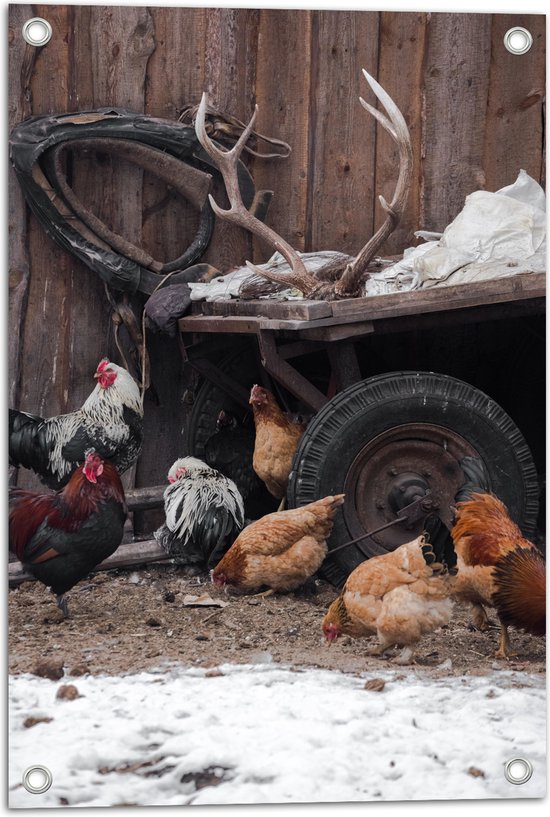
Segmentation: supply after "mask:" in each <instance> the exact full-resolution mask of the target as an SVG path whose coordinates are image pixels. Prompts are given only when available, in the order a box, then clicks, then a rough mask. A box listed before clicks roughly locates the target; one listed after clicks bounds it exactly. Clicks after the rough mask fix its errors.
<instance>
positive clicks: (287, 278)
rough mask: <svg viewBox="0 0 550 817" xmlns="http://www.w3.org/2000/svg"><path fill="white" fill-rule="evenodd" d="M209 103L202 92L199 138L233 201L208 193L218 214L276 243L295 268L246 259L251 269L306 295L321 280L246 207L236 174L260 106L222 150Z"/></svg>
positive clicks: (279, 237) (281, 239) (196, 129)
mask: <svg viewBox="0 0 550 817" xmlns="http://www.w3.org/2000/svg"><path fill="white" fill-rule="evenodd" d="M207 105H208V100H207V96H206V94H205V93H203V95H202V99H201V103H200V105H199V108H198V111H197V116H196V120H195V132H196V134H197V139H198V140H199V142H200V143H201V145H202V146H203V148H204V150H205V151H206V152H207V153H208V155H209V156H210V158H211V159H212V160H213V161H214V162H215V163H216V166H217V168H218V170H219V171H220V173H221V174H222V176H223V180H224V183H225V189H226V191H227V196H228V198H229V203H230V205H231V206H230V208H229V210H224V209H223V208H221V207H219V206H218V205H217V204H216V202H215V201H214V199H213V198H212V196H209V200H210V205H211V207H212V209H213V210H214V212H215V214H216V215H217V216H220V218H224V219H226V220H227V221H231V222H233V223H234V224H238V225H239V226H240V227H244V228H245V229H246V230H250V232H251V233H253V234H255V235H257V236H258V237H259V238H262V239H263V240H264V241H267V243H268V244H271V246H273V247H275V249H276V250H278V251H279V252H280V253H281V255H282V256H283V257H284V258H285V259H286V261H288V263H289V265H290V267H291V270H292V271H291V272H274V271H271V270H265V269H259V268H258V267H255V266H254V264H251V263H250V262H249V261H247V262H246V263H247V266H248V267H250V269H251V270H254V272H255V273H256V274H258V275H261V276H263V277H264V278H269V279H270V280H271V281H276V282H277V283H280V284H285V285H286V286H288V287H296V289H299V290H300V291H301V292H303V294H304V296H305V297H307V296H308V295H310V294H311V293H312V292H313V291H314V289H315V288H316V287H317V286H318V283H319V282H318V281H317V280H316V278H315V277H314V276H313V275H311V273H309V272H308V271H307V269H306V267H305V265H304V262H303V261H302V259H301V258H300V256H299V254H298V253H297V251H296V250H295V249H293V248H292V247H291V246H290V244H288V243H287V242H286V241H285V240H284V239H283V238H281V236H279V235H278V234H277V233H276V232H275V231H274V230H272V229H271V228H270V227H268V226H267V224H264V223H263V221H259V219H257V218H255V217H254V216H253V215H252V213H251V212H250V211H249V210H247V209H246V207H245V206H244V203H243V201H242V198H241V193H240V190H239V182H238V177H237V162H238V160H239V156H240V154H241V151H242V149H243V147H244V145H245V143H246V141H247V139H248V137H249V136H250V134H251V132H252V128H253V126H254V122H255V119H256V114H257V113H258V106H257V105H256V107H255V110H254V114H253V116H252V119H251V120H250V122H249V123H248V125H247V126H246V127H245V129H244V130H243V132H242V133H241V135H240V137H239V139H238V141H237V142H236V143H235V144H234V146H233V147H232V148H231V150H221V149H220V148H218V147H216V146H215V145H214V143H213V142H212V140H211V139H210V138H209V137H208V135H207V133H206V126H205V116H206V108H207Z"/></svg>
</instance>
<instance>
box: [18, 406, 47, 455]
mask: <svg viewBox="0 0 550 817" xmlns="http://www.w3.org/2000/svg"><path fill="white" fill-rule="evenodd" d="M43 422H44V420H43V418H42V417H38V416H37V415H35V414H27V412H25V411H18V410H17V409H10V410H9V455H10V465H14V466H17V467H18V466H20V465H22V466H23V467H24V468H31V467H32V463H33V461H34V460H35V459H36V457H37V455H38V456H40V454H42V455H43V456H42V457H40V459H46V460H47V451H46V450H45V449H44V451H43V452H42V451H41V448H43V447H45V437H44V435H43V434H40V433H38V432H39V427H40V425H41V423H43Z"/></svg>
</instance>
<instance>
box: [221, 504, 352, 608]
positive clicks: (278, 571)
mask: <svg viewBox="0 0 550 817" xmlns="http://www.w3.org/2000/svg"><path fill="white" fill-rule="evenodd" d="M343 502H344V494H339V495H338V496H326V497H324V498H323V499H319V500H317V502H310V503H309V505H304V506H303V507H302V508H294V509H293V510H291V511H276V512H275V513H270V514H268V515H267V516H264V517H262V519H258V520H257V521H256V522H253V523H252V524H251V525H249V526H248V527H247V528H245V529H244V530H243V531H242V532H241V533H240V534H239V536H238V537H237V539H236V540H235V541H234V542H233V544H232V545H231V547H230V548H229V550H228V551H227V553H226V554H225V556H224V557H223V559H222V560H221V561H220V562H219V563H218V564H217V565H216V567H215V568H214V570H213V571H212V581H213V582H214V584H216V585H218V586H225V585H228V586H229V587H231V588H232V589H234V590H237V591H240V592H244V593H247V592H248V593H250V592H254V591H257V590H259V589H260V588H261V587H263V586H267V587H268V588H269V589H270V590H271V591H272V592H275V591H277V590H280V591H287V590H295V589H296V588H297V587H300V586H301V585H302V584H304V582H305V581H306V580H307V579H308V578H309V577H310V576H312V575H313V574H314V573H315V572H316V571H317V570H318V569H319V567H320V566H321V564H322V562H323V560H324V558H325V556H326V553H327V538H328V537H329V536H330V533H331V531H332V524H333V518H334V515H335V513H336V511H337V509H338V507H339V506H340V505H342V503H343Z"/></svg>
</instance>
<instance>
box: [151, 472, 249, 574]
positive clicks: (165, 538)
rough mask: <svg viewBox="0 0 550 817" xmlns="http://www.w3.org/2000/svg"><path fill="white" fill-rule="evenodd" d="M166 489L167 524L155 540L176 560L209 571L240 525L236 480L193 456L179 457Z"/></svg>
mask: <svg viewBox="0 0 550 817" xmlns="http://www.w3.org/2000/svg"><path fill="white" fill-rule="evenodd" d="M168 481H169V482H170V483H171V484H170V485H169V486H168V488H166V490H165V492H164V512H165V515H166V523H165V524H164V525H162V526H161V527H160V528H159V529H158V530H157V531H155V539H156V540H157V542H159V544H160V545H162V547H163V548H164V550H165V551H166V552H167V553H168V555H169V556H172V557H173V558H174V559H175V560H176V561H177V562H178V563H179V564H184V565H195V566H196V567H199V568H201V569H208V570H209V569H211V568H213V567H215V565H217V563H218V562H219V560H220V559H221V558H222V556H223V555H224V553H225V552H226V551H227V550H228V549H229V547H230V546H231V545H232V544H233V542H234V540H235V539H236V538H237V536H238V535H239V533H240V531H241V530H242V528H243V526H244V505H243V499H242V496H241V495H240V493H239V491H238V489H237V486H236V485H235V483H234V482H233V481H232V480H230V479H228V478H227V477H225V476H224V475H223V474H221V473H220V472H219V471H216V470H215V469H214V468H210V467H209V466H208V465H206V463H204V462H202V461H201V460H199V459H196V458H195V457H183V458H182V459H178V460H176V461H175V463H174V464H173V465H172V467H171V468H170V471H169V472H168Z"/></svg>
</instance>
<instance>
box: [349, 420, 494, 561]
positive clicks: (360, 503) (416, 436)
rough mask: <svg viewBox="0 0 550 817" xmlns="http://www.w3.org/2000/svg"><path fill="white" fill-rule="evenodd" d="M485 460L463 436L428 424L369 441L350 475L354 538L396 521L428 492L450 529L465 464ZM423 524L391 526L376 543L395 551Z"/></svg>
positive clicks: (406, 427) (395, 430)
mask: <svg viewBox="0 0 550 817" xmlns="http://www.w3.org/2000/svg"><path fill="white" fill-rule="evenodd" d="M466 456H479V454H478V453H477V451H475V449H474V448H473V447H472V446H471V445H470V444H469V443H468V442H467V441H466V440H465V439H464V438H463V437H461V436H460V435H458V434H455V433H454V432H452V431H450V430H449V429H447V428H444V427H442V426H437V425H430V424H427V423H410V424H408V425H402V426H394V427H393V428H391V429H389V430H388V431H385V432H383V433H382V434H379V435H378V436H377V437H375V438H374V439H372V440H371V441H370V442H369V443H367V444H366V445H365V446H364V447H363V448H362V449H361V451H360V452H359V453H358V454H357V456H356V458H355V460H354V461H353V463H352V465H351V468H350V470H349V472H348V475H347V478H346V483H345V486H344V491H345V492H346V494H347V495H348V496H349V497H350V498H352V499H353V501H351V502H346V505H345V508H344V513H345V515H346V522H347V524H348V527H349V530H350V532H351V533H352V534H353V535H354V536H360V535H361V533H363V532H365V531H367V530H371V529H373V528H376V527H379V526H381V525H383V524H384V523H386V522H390V521H391V520H392V519H395V518H396V516H398V515H399V511H400V510H401V509H402V508H404V507H406V506H407V505H410V503H411V502H414V500H415V499H418V498H419V497H423V496H426V495H427V494H428V493H429V495H430V499H431V507H432V509H433V510H435V511H437V513H438V514H439V515H440V516H441V518H442V520H443V521H444V522H445V523H446V524H447V525H450V524H451V522H452V504H453V501H454V496H455V494H456V492H457V491H458V489H459V487H460V486H461V485H462V482H463V480H464V473H463V471H462V468H461V467H460V460H462V459H463V458H464V457H466ZM422 527H423V520H422V519H420V520H418V521H416V522H414V523H412V524H408V525H405V524H403V525H396V526H395V527H392V528H388V529H387V530H385V531H382V532H381V533H379V534H375V535H374V536H373V537H372V539H373V540H374V541H375V542H376V543H377V544H378V545H380V546H381V547H382V548H383V549H384V550H393V549H394V548H396V547H398V546H399V545H401V544H403V543H404V542H405V541H409V540H410V539H412V538H413V537H414V536H417V535H419V534H420V533H421V531H422Z"/></svg>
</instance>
